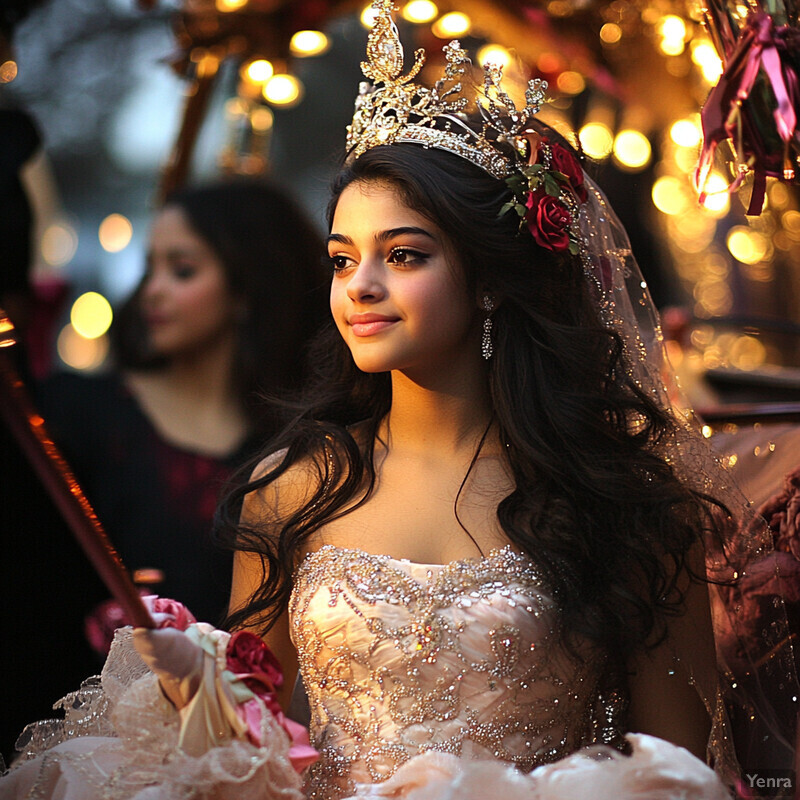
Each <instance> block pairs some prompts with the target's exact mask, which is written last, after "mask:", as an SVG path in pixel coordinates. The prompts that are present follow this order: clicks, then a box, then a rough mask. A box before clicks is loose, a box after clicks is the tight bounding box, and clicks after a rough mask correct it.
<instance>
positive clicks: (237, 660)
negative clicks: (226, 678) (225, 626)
mask: <svg viewBox="0 0 800 800" xmlns="http://www.w3.org/2000/svg"><path fill="white" fill-rule="evenodd" d="M225 656H226V661H227V667H228V669H229V670H230V671H231V672H232V673H233V674H234V675H236V677H237V678H240V679H241V680H243V681H244V682H245V684H248V685H249V683H250V681H251V680H253V681H257V682H259V683H261V684H263V685H265V686H267V687H268V688H269V689H270V690H275V689H279V688H280V687H281V686H283V670H282V669H281V665H280V663H279V662H278V659H277V658H275V655H274V654H273V652H272V650H270V649H269V647H267V646H266V645H265V644H264V642H263V641H261V639H259V638H258V636H256V635H255V634H252V633H250V632H249V631H237V632H236V633H234V634H233V636H231V640H230V641H229V642H228V649H227V650H226V651H225ZM250 688H253V687H250Z"/></svg>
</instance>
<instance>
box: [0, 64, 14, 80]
mask: <svg viewBox="0 0 800 800" xmlns="http://www.w3.org/2000/svg"><path fill="white" fill-rule="evenodd" d="M16 77H17V62H16V61H4V62H3V63H2V64H0V83H11V81H13V80H14V78H16Z"/></svg>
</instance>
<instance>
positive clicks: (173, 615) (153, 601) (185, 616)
mask: <svg viewBox="0 0 800 800" xmlns="http://www.w3.org/2000/svg"><path fill="white" fill-rule="evenodd" d="M142 600H143V601H144V604H145V606H146V607H147V610H148V611H149V612H150V614H151V616H152V617H153V619H154V620H155V622H156V624H157V625H158V627H159V628H176V629H177V630H179V631H185V630H186V629H187V628H188V627H189V626H190V625H194V624H195V623H196V622H197V620H196V619H195V617H194V614H192V612H191V611H189V609H188V608H186V606H185V605H184V604H183V603H179V602H178V601H177V600H170V599H169V598H168V597H159V596H158V595H156V594H148V595H145V596H144V597H143V598H142Z"/></svg>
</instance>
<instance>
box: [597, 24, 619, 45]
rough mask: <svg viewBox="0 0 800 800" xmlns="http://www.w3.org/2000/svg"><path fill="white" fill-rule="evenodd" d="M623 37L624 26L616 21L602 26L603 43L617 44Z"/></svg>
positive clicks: (601, 39) (601, 36) (601, 37)
mask: <svg viewBox="0 0 800 800" xmlns="http://www.w3.org/2000/svg"><path fill="white" fill-rule="evenodd" d="M621 38H622V28H620V27H619V25H617V23H616V22H606V24H605V25H603V27H602V28H600V41H601V42H603V44H617V42H619V40H620V39H621Z"/></svg>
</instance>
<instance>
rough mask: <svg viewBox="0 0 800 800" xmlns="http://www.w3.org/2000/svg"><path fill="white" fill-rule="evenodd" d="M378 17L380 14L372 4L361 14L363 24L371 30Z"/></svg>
mask: <svg viewBox="0 0 800 800" xmlns="http://www.w3.org/2000/svg"><path fill="white" fill-rule="evenodd" d="M377 16H378V12H377V11H376V10H375V9H374V8H373V7H372V4H370V5H368V6H365V7H364V10H363V11H362V12H361V24H362V25H363V26H364V27H365V28H371V27H372V26H373V24H374V23H375V17H377Z"/></svg>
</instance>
